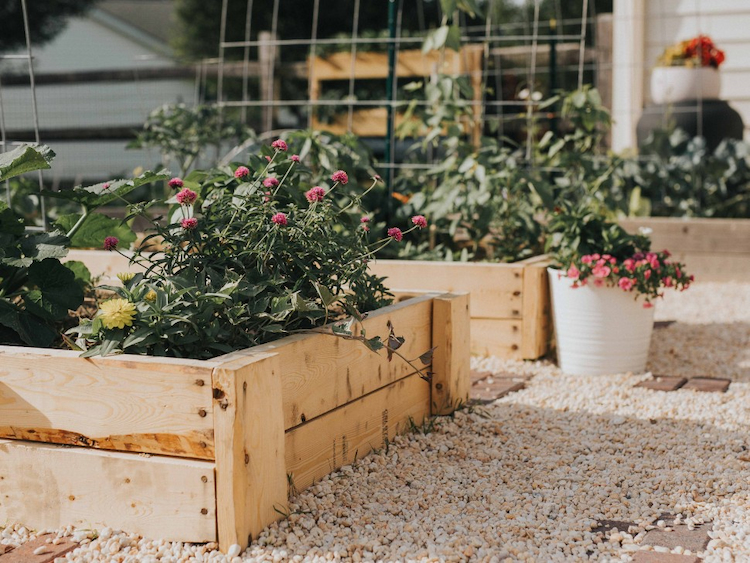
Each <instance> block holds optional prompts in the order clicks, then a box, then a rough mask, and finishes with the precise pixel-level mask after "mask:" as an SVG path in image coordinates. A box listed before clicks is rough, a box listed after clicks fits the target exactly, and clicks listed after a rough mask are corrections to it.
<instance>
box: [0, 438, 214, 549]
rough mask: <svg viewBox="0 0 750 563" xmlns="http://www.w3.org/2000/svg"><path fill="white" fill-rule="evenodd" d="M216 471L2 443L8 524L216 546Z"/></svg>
mask: <svg viewBox="0 0 750 563" xmlns="http://www.w3.org/2000/svg"><path fill="white" fill-rule="evenodd" d="M214 487H215V481H214V464H213V463H211V462H206V461H196V460H185V459H177V458H170V457H163V456H144V455H137V454H126V453H118V452H104V451H100V450H93V449H90V448H70V447H64V446H53V445H50V444H40V443H34V442H23V441H17V440H2V439H0V522H8V521H14V522H23V523H24V524H26V525H27V526H29V527H31V528H35V529H45V528H60V527H64V526H68V525H74V526H79V527H83V528H100V527H104V526H109V527H111V528H115V529H120V530H127V531H128V532H134V533H136V534H141V535H143V536H146V537H150V538H159V539H167V540H173V541H190V542H207V541H215V540H216V509H215V506H216V499H215V492H214Z"/></svg>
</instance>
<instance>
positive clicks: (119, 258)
mask: <svg viewBox="0 0 750 563" xmlns="http://www.w3.org/2000/svg"><path fill="white" fill-rule="evenodd" d="M124 254H125V256H123V255H122V254H120V253H118V252H110V251H107V250H80V249H73V250H70V251H69V252H68V255H67V256H66V257H65V259H64V260H63V261H64V262H67V261H69V260H77V261H79V262H83V263H84V265H85V266H86V267H87V268H88V269H89V271H90V272H91V275H92V276H95V277H96V276H102V277H103V278H105V280H103V281H106V280H113V279H115V280H116V279H117V278H116V276H117V274H119V273H120V272H133V273H138V272H143V271H144V270H145V269H146V268H145V267H143V266H140V265H138V264H130V261H129V257H130V256H131V254H132V253H130V252H124ZM118 283H119V282H118Z"/></svg>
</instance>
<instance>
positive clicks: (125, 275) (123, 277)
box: [117, 272, 135, 283]
mask: <svg viewBox="0 0 750 563" xmlns="http://www.w3.org/2000/svg"><path fill="white" fill-rule="evenodd" d="M117 277H118V278H120V281H121V282H122V283H128V282H129V281H130V280H132V279H133V278H134V277H135V274H134V273H133V272H120V273H119V274H117Z"/></svg>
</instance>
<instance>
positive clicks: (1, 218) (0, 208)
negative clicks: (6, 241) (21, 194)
mask: <svg viewBox="0 0 750 563" xmlns="http://www.w3.org/2000/svg"><path fill="white" fill-rule="evenodd" d="M23 231H24V228H23V219H21V218H20V217H19V216H17V215H16V214H15V213H13V211H11V210H10V209H9V208H8V206H7V204H5V203H4V202H2V201H0V233H3V234H9V235H15V236H19V235H22V234H23Z"/></svg>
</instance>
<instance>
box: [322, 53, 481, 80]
mask: <svg viewBox="0 0 750 563" xmlns="http://www.w3.org/2000/svg"><path fill="white" fill-rule="evenodd" d="M476 50H479V51H482V50H483V46H482V45H468V46H466V47H464V48H463V49H462V51H461V52H460V53H456V52H455V51H451V50H446V52H445V54H444V60H443V63H442V67H441V68H440V69H438V65H439V64H440V58H441V56H442V55H441V54H440V53H438V52H437V51H430V52H429V53H423V52H422V51H421V50H419V49H406V50H402V51H399V53H398V61H397V64H396V75H397V76H400V77H408V76H429V75H430V74H433V73H435V72H448V73H460V72H466V71H467V70H468V69H469V68H470V66H469V64H470V62H469V61H470V59H469V57H468V54H469V53H471V52H472V51H476ZM312 66H313V73H314V76H315V80H316V81H325V80H348V79H349V78H350V77H352V54H351V53H350V52H348V51H346V52H343V51H342V52H339V53H332V54H330V55H328V56H326V57H314V58H313V59H312ZM353 72H354V78H355V79H358V80H362V79H377V78H381V79H385V78H387V77H388V54H387V53H373V52H367V51H359V52H357V54H356V55H355V64H354V69H353Z"/></svg>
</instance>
